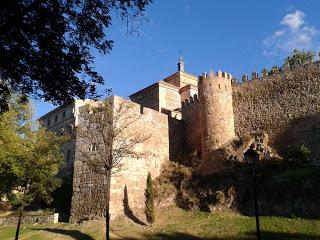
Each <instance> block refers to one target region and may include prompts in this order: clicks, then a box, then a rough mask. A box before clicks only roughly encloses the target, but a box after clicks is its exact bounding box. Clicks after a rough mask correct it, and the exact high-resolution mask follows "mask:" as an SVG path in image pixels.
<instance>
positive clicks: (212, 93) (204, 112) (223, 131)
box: [198, 71, 235, 160]
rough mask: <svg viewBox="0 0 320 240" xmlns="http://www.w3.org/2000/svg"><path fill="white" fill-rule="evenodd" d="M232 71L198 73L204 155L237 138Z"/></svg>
mask: <svg viewBox="0 0 320 240" xmlns="http://www.w3.org/2000/svg"><path fill="white" fill-rule="evenodd" d="M231 78H232V77H231V74H229V73H226V72H223V73H222V72H220V71H218V72H217V75H216V76H214V74H213V71H210V74H209V76H208V75H207V74H206V73H204V74H202V76H199V82H198V95H199V103H200V106H199V107H200V112H199V114H200V119H201V127H202V129H201V135H202V137H201V158H202V160H206V159H208V158H210V155H211V153H212V152H213V151H214V150H217V149H218V148H219V147H221V146H222V145H223V144H225V143H227V142H228V141H230V140H231V139H233V138H234V137H235V130H234V117H233V107H232V88H231Z"/></svg>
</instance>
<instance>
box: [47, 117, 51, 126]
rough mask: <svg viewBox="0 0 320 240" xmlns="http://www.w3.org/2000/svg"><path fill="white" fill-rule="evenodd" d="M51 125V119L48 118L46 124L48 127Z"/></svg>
mask: <svg viewBox="0 0 320 240" xmlns="http://www.w3.org/2000/svg"><path fill="white" fill-rule="evenodd" d="M50 125H51V120H50V119H49V120H48V123H47V126H48V127H49V126H50Z"/></svg>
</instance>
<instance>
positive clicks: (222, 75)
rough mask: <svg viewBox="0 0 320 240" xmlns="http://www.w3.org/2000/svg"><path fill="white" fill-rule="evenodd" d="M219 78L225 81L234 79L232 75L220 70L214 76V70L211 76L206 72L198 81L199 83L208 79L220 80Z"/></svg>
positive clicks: (210, 73) (211, 71)
mask: <svg viewBox="0 0 320 240" xmlns="http://www.w3.org/2000/svg"><path fill="white" fill-rule="evenodd" d="M218 78H224V79H228V80H231V79H232V75H231V74H230V73H227V72H222V71H220V70H218V71H217V72H216V74H214V72H213V70H210V72H209V75H208V74H207V73H206V72H204V73H202V74H201V75H200V76H199V77H198V80H199V81H203V80H206V79H211V80H212V79H218Z"/></svg>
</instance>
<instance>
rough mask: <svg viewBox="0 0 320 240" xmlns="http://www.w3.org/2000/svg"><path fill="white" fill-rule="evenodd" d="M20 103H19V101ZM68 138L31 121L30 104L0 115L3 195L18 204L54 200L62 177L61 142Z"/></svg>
mask: <svg viewBox="0 0 320 240" xmlns="http://www.w3.org/2000/svg"><path fill="white" fill-rule="evenodd" d="M17 105H19V103H17ZM65 140H66V139H65V138H63V137H58V136H56V135H55V134H53V133H51V132H47V131H45V129H44V128H42V127H40V126H35V124H34V123H33V122H32V114H31V111H30V107H29V106H28V105H19V107H16V108H15V109H11V110H9V111H6V112H4V113H2V114H1V115H0V195H1V196H7V198H8V199H9V200H11V201H12V203H13V204H15V205H21V204H23V205H28V204H30V203H31V202H32V201H33V200H35V199H42V200H44V201H46V202H50V201H51V196H50V193H51V192H52V191H53V190H54V189H56V188H57V187H58V186H59V184H60V180H59V179H57V177H56V175H57V173H58V171H59V169H60V167H61V165H62V162H63V155H62V153H61V151H60V145H61V143H62V142H64V141H65Z"/></svg>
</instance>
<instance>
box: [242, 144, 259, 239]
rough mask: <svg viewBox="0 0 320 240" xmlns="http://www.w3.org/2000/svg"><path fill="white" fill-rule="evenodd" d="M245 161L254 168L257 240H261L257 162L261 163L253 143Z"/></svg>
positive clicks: (245, 155) (253, 181) (253, 183)
mask: <svg viewBox="0 0 320 240" xmlns="http://www.w3.org/2000/svg"><path fill="white" fill-rule="evenodd" d="M244 161H245V162H246V163H247V164H248V165H250V166H251V168H252V189H253V198H254V210H255V216H256V229H257V239H258V240H260V239H261V238H260V226H259V225H260V224H259V213H258V200H257V190H256V162H258V161H259V154H258V153H257V151H256V150H255V144H254V143H252V144H251V145H250V148H249V149H248V150H247V151H246V152H245V153H244Z"/></svg>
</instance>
